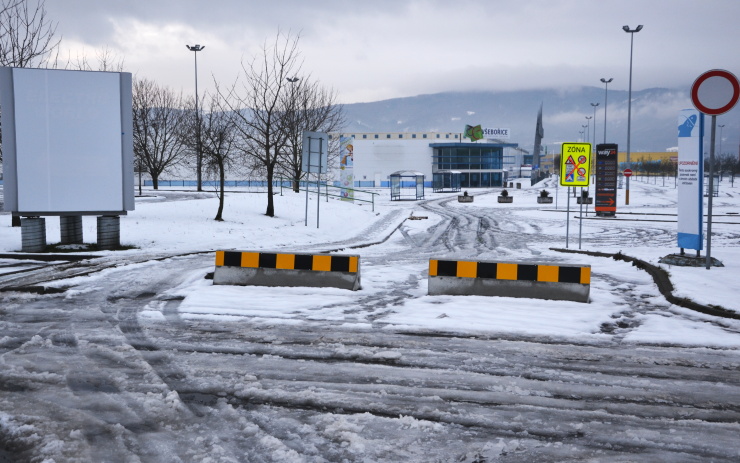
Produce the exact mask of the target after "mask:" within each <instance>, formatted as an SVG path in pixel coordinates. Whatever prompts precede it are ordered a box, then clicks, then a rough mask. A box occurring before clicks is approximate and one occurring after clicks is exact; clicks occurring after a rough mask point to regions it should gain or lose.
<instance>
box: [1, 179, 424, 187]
mask: <svg viewBox="0 0 740 463" xmlns="http://www.w3.org/2000/svg"><path fill="white" fill-rule="evenodd" d="M0 183H1V181H0ZM202 184H203V186H204V187H213V188H216V187H218V185H219V183H218V180H203V182H202ZM281 184H282V186H283V187H284V188H290V187H291V186H292V182H291V181H290V180H274V181H273V182H272V185H273V186H275V187H279V186H281ZM331 184H332V185H334V186H336V187H339V186H341V183H340V182H332V183H331ZM303 185H304V182H303V181H301V186H303ZM144 186H152V181H151V180H144ZM159 186H161V187H196V186H198V182H197V181H196V180H160V181H159ZM224 186H226V187H232V188H235V187H255V188H266V187H267V181H266V180H226V181H225V182H224ZM353 187H354V188H375V182H374V181H372V180H370V181H359V182H354V185H353ZM390 187H391V182H388V181H385V182H380V188H390ZM424 187H425V188H431V187H432V182H424ZM401 188H416V183H415V182H413V181H409V182H405V181H404V182H401Z"/></svg>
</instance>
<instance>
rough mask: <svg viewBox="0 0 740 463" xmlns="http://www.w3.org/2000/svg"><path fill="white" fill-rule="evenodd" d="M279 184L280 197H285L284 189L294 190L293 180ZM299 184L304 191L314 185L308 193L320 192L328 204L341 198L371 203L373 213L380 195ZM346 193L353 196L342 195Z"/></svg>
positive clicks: (323, 184)
mask: <svg viewBox="0 0 740 463" xmlns="http://www.w3.org/2000/svg"><path fill="white" fill-rule="evenodd" d="M277 182H278V184H279V185H280V196H282V195H283V188H287V189H293V180H292V179H284V178H280V179H278V180H277ZM298 184H299V188H302V189H306V188H308V187H310V186H312V185H313V187H314V188H313V189H311V188H308V193H309V194H311V193H314V194H315V193H316V192H317V191H318V193H319V195H321V196H324V197H326V201H327V202H329V198H339V199H341V200H345V201H358V202H361V203H370V204H372V210H373V212H375V196H377V195H379V194H380V193H376V192H374V191H368V190H358V189H357V188H348V187H342V186H335V185H330V184H329V183H328V182H317V181H316V180H300V181H299V182H298ZM337 190H338V192H337ZM345 191H346V192H350V191H351V192H352V196H351V197H349V196H347V195H343V194H342V193H343V192H345ZM357 193H361V194H363V195H370V199H367V198H363V197H358V196H357Z"/></svg>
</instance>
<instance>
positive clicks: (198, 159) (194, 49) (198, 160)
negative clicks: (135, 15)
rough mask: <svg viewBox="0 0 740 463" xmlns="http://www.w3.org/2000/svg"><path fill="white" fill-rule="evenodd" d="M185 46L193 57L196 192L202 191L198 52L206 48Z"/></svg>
mask: <svg viewBox="0 0 740 463" xmlns="http://www.w3.org/2000/svg"><path fill="white" fill-rule="evenodd" d="M185 46H186V47H188V50H190V51H192V52H193V54H194V55H195V125H196V128H195V132H196V134H195V136H196V137H197V138H198V140H197V145H198V148H197V149H198V152H197V153H196V155H195V163H196V170H197V172H196V175H197V178H198V191H203V174H202V171H203V149H202V147H201V144H200V111H199V110H198V52H199V51H201V50H203V49H204V48H205V47H206V46H205V45H198V44H195V45H193V46H190V45H185Z"/></svg>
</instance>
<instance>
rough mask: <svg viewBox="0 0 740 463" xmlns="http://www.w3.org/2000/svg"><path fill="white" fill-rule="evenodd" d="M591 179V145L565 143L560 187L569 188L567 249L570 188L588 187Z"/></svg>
mask: <svg viewBox="0 0 740 463" xmlns="http://www.w3.org/2000/svg"><path fill="white" fill-rule="evenodd" d="M590 178H591V143H563V147H562V150H561V151H560V185H562V186H567V187H568V206H567V209H566V211H567V212H566V216H567V217H566V223H565V247H566V248H567V247H568V238H569V235H570V187H574V188H575V187H577V186H580V187H588V185H589V179H590ZM582 217H583V201H581V222H580V225H579V230H578V248H579V249H580V248H581V231H582V230H583V218H582Z"/></svg>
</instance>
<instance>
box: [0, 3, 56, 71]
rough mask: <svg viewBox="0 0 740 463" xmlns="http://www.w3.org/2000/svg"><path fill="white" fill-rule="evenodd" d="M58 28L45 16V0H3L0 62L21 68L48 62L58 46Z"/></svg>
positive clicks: (52, 57) (0, 25) (47, 63)
mask: <svg viewBox="0 0 740 463" xmlns="http://www.w3.org/2000/svg"><path fill="white" fill-rule="evenodd" d="M29 4H30V5H29ZM56 28H57V26H56V24H55V23H51V22H49V20H48V19H47V17H46V8H45V4H44V1H43V0H38V1H36V2H31V1H29V0H2V3H0V65H2V66H14V67H19V68H35V67H42V66H48V65H49V64H50V63H51V62H52V60H53V59H54V57H55V52H56V51H57V49H58V47H59V42H60V39H57V38H56V37H55V35H56Z"/></svg>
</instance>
